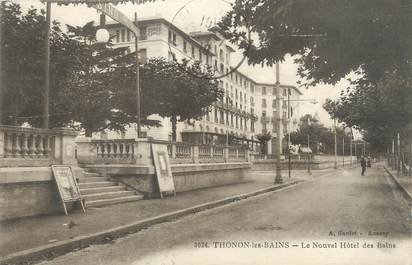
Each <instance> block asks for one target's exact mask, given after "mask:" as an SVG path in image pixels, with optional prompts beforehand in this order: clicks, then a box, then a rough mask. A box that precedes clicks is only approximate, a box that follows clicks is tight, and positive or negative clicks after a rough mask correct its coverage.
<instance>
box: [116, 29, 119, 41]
mask: <svg viewBox="0 0 412 265" xmlns="http://www.w3.org/2000/svg"><path fill="white" fill-rule="evenodd" d="M116 42H120V30H116Z"/></svg>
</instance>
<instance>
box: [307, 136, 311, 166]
mask: <svg viewBox="0 0 412 265" xmlns="http://www.w3.org/2000/svg"><path fill="white" fill-rule="evenodd" d="M309 150H310V140H309V132H308V174H311V172H310V153H309Z"/></svg>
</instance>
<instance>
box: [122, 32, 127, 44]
mask: <svg viewBox="0 0 412 265" xmlns="http://www.w3.org/2000/svg"><path fill="white" fill-rule="evenodd" d="M125 41H126V30H124V29H122V42H125Z"/></svg>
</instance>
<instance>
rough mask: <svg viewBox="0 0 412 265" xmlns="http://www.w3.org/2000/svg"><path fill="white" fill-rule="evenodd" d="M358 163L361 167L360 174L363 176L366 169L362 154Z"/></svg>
mask: <svg viewBox="0 0 412 265" xmlns="http://www.w3.org/2000/svg"><path fill="white" fill-rule="evenodd" d="M360 165H361V167H362V174H361V176H364V175H365V171H366V159H365V157H364V156H362V157H361V160H360Z"/></svg>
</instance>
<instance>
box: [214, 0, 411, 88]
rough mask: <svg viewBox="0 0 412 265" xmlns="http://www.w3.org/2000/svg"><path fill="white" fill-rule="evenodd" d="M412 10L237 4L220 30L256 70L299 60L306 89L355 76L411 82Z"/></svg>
mask: <svg viewBox="0 0 412 265" xmlns="http://www.w3.org/2000/svg"><path fill="white" fill-rule="evenodd" d="M411 9H412V2H411V1H410V0H389V1H388V0H372V1H370V0H347V1H342V0H276V1H273V0H252V1H250V0H236V1H235V3H234V4H233V5H232V10H231V11H229V12H228V13H227V15H226V16H225V17H224V18H223V19H222V21H221V22H220V23H219V26H220V32H221V33H222V34H223V35H224V36H225V37H227V38H229V39H230V40H231V41H232V42H233V43H236V44H238V46H239V47H240V48H241V49H243V51H244V54H245V55H246V56H247V57H248V59H249V62H250V63H252V64H260V63H268V64H269V65H271V64H273V63H275V62H276V61H281V60H283V59H284V56H285V55H286V54H291V55H296V56H297V60H296V62H297V63H298V64H299V66H300V67H299V71H298V73H299V74H300V76H301V77H304V78H306V83H305V85H307V86H310V85H316V84H319V83H329V84H335V83H336V82H338V81H339V80H340V79H341V78H343V77H345V76H346V75H347V74H348V73H350V72H351V71H357V72H358V73H360V74H362V75H364V76H366V77H367V78H368V80H369V81H377V80H380V78H381V76H382V75H383V74H384V73H385V72H387V71H393V70H394V69H397V70H398V71H399V73H400V74H401V75H402V76H407V72H408V69H410V65H409V63H410V61H411V59H412V47H411V45H410V43H412V27H411V26H410V25H412V16H411ZM249 30H250V31H251V32H252V33H254V34H252V39H253V38H255V39H257V41H256V40H255V41H254V42H253V43H252V44H251V45H249V44H250V40H249V34H248V31H249Z"/></svg>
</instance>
